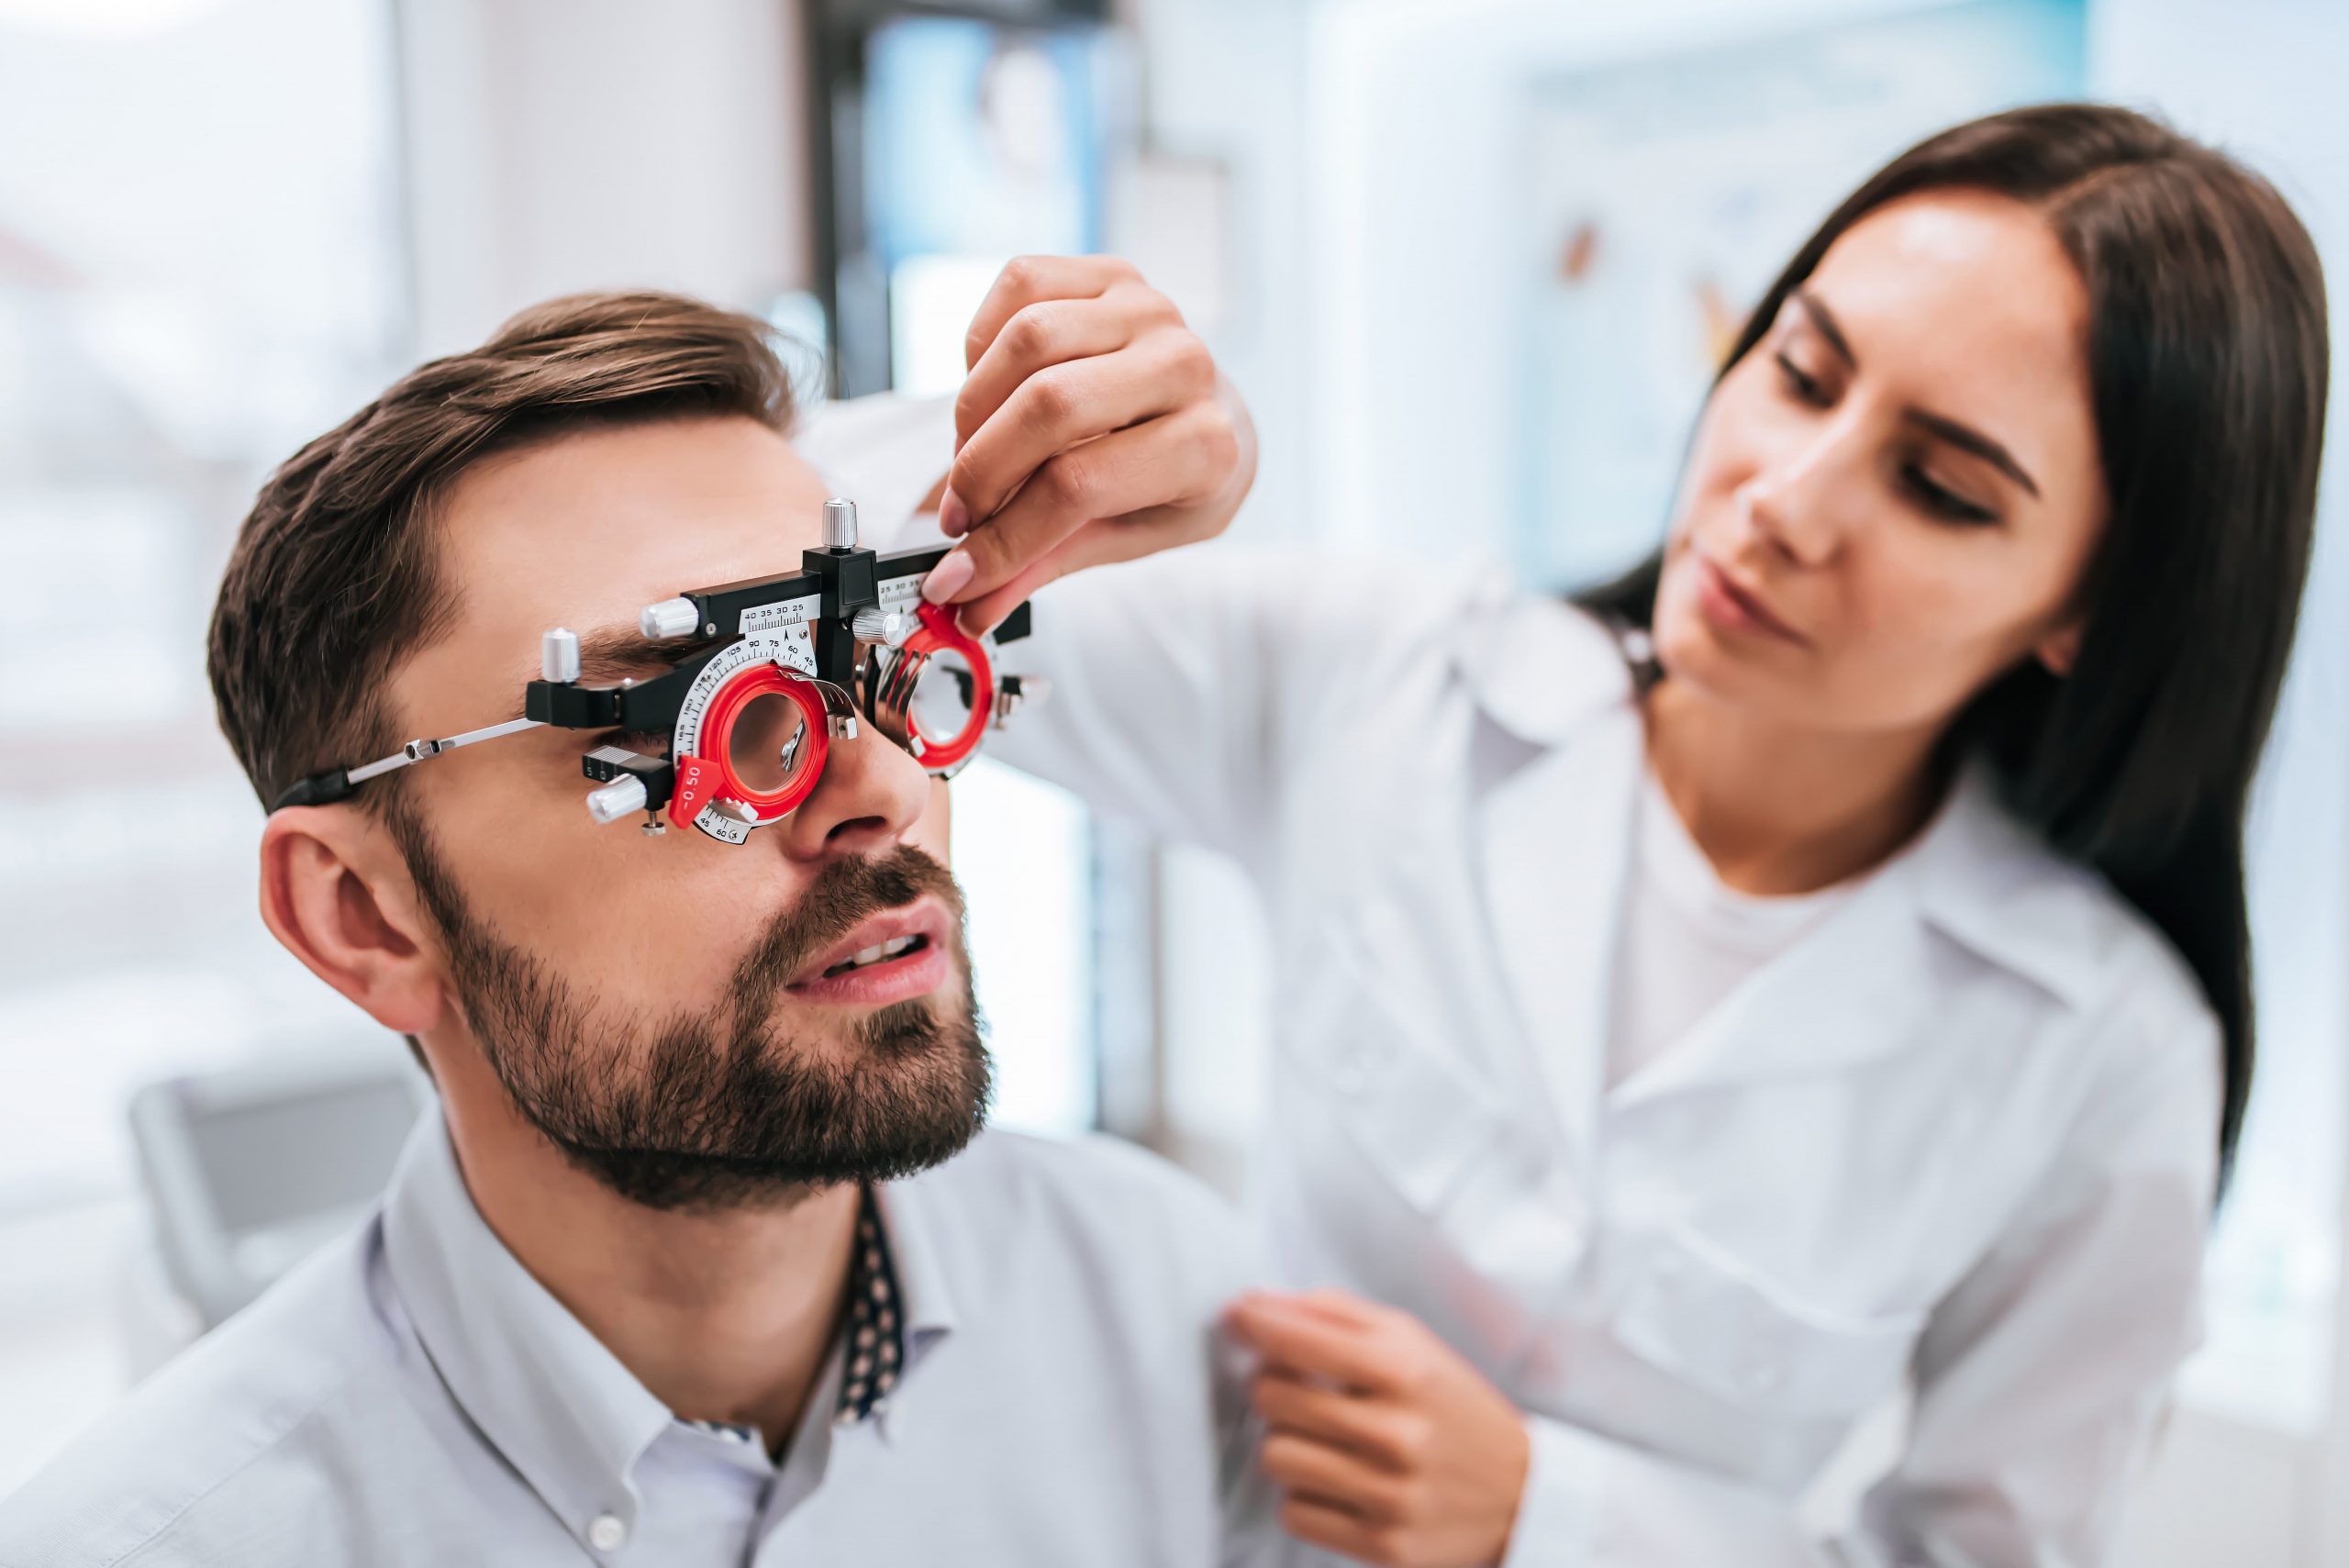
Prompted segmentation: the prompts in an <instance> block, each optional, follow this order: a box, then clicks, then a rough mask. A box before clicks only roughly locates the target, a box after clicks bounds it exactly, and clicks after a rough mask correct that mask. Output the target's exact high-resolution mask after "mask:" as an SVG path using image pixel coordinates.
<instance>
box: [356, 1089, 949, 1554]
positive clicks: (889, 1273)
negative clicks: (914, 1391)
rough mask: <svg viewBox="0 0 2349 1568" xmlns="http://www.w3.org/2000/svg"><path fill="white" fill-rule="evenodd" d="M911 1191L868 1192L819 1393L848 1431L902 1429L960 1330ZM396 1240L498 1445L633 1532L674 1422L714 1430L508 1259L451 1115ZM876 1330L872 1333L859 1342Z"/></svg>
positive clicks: (567, 1520) (397, 1195)
mask: <svg viewBox="0 0 2349 1568" xmlns="http://www.w3.org/2000/svg"><path fill="white" fill-rule="evenodd" d="M910 1185H911V1184H897V1185H895V1186H892V1187H891V1188H889V1189H887V1190H885V1191H884V1192H880V1193H875V1192H874V1191H872V1190H870V1189H868V1190H867V1192H866V1193H865V1194H864V1195H863V1200H862V1201H861V1203H860V1205H859V1210H858V1233H857V1240H856V1248H855V1252H854V1255H853V1258H852V1265H851V1289H852V1292H853V1293H854V1295H853V1296H852V1300H851V1310H850V1312H849V1313H848V1315H847V1316H846V1318H844V1320H843V1334H842V1337H841V1341H840V1342H839V1343H838V1344H837V1345H836V1347H835V1350H834V1352H833V1353H834V1356H835V1358H836V1359H837V1360H838V1361H839V1362H841V1368H840V1374H839V1376H838V1377H837V1378H824V1379H819V1380H818V1385H817V1388H816V1389H815V1391H814V1393H815V1396H818V1397H820V1396H822V1395H823V1394H824V1393H825V1392H826V1391H827V1390H828V1389H831V1388H837V1390H838V1395H837V1398H836V1402H835V1405H834V1407H833V1410H832V1412H831V1415H832V1418H833V1420H834V1422H835V1424H838V1425H843V1426H847V1425H854V1424H856V1423H857V1422H859V1421H863V1420H866V1419H868V1418H872V1419H877V1420H878V1421H880V1422H881V1423H883V1425H884V1427H886V1424H887V1423H888V1422H890V1421H893V1420H896V1419H899V1417H897V1416H896V1408H897V1406H896V1398H895V1396H896V1393H897V1391H898V1390H897V1385H898V1384H899V1383H900V1382H901V1381H902V1380H903V1378H904V1377H905V1376H906V1375H907V1373H910V1371H911V1369H912V1368H913V1366H914V1365H915V1364H916V1363H917V1362H918V1361H919V1359H920V1358H921V1356H922V1354H923V1353H924V1352H925V1351H927V1350H928V1349H929V1348H930V1346H931V1345H932V1344H934V1343H935V1342H936V1341H937V1340H939V1339H940V1338H941V1336H942V1335H944V1334H945V1333H946V1332H947V1331H948V1330H950V1329H952V1327H953V1325H954V1312H953V1302H952V1296H951V1294H950V1293H949V1292H948V1290H947V1287H946V1283H945V1280H944V1278H943V1274H942V1271H941V1268H940V1266H939V1260H938V1256H937V1251H938V1250H937V1247H936V1244H935V1239H934V1237H933V1236H932V1235H931V1234H930V1221H929V1219H928V1217H927V1216H926V1214H925V1206H924V1203H923V1201H922V1199H921V1197H920V1196H919V1195H915V1194H910V1193H908V1192H907V1191H905V1190H904V1189H905V1188H907V1187H909V1186H910ZM384 1252H385V1258H386V1262H387V1263H388V1264H389V1267H390V1270H391V1273H392V1279H393V1284H394V1285H395V1288H396V1290H397V1291H398V1294H399V1297H400V1302H401V1305H402V1306H403V1307H405V1308H406V1312H407V1315H408V1318H409V1321H410V1322H411V1323H412V1324H413V1325H414V1326H415V1329H416V1332H417V1339H418V1340H420V1341H421V1342H422V1343H423V1346H424V1350H425V1353H426V1354H427V1355H428V1356H429V1358H430V1359H431V1362H432V1363H433V1366H434V1368H435V1369H436V1370H437V1371H438V1372H439V1373H440V1377H441V1380H442V1381H443V1382H444V1383H445V1384H447V1385H448V1387H449V1390H450V1393H451V1396H454V1397H455V1399H456V1401H457V1403H458V1404H459V1405H461V1406H462V1407H463V1408H464V1410H465V1413H466V1415H467V1416H468V1417H470V1418H472V1419H473V1423H474V1424H475V1425H476V1426H478V1427H479V1428H480V1429H481V1430H482V1432H483V1434H484V1436H485V1437H487V1438H488V1440H489V1441H490V1443H491V1445H492V1446H493V1447H495V1449H496V1450H497V1451H498V1452H499V1453H500V1454H501V1455H503V1456H504V1457H505V1459H506V1460H507V1462H509V1463H511V1464H512V1465H513V1466H514V1468H515V1470H516V1471H517V1472H518V1473H520V1474H521V1476H522V1478H523V1479H524V1480H525V1481H526V1482H528V1483H529V1485H530V1487H531V1489H532V1490H533V1491H535V1492H537V1493H538V1495H539V1496H540V1498H542V1499H543V1500H544V1501H545V1502H546V1504H547V1506H548V1507H550V1508H551V1509H552V1510H553V1511H554V1513H555V1515H556V1517H557V1518H560V1519H562V1522H563V1525H564V1527H565V1528H566V1529H569V1530H570V1531H571V1532H572V1534H573V1536H575V1537H576V1538H577V1539H578V1540H580V1541H581V1543H582V1544H583V1545H585V1546H587V1547H588V1548H589V1549H590V1550H591V1551H592V1550H594V1549H595V1548H594V1543H593V1540H591V1535H590V1532H591V1531H592V1530H593V1529H595V1527H596V1521H597V1520H598V1519H600V1518H604V1517H605V1516H607V1515H610V1516H614V1517H617V1518H618V1519H620V1521H621V1522H622V1523H623V1524H624V1525H626V1526H627V1527H628V1529H629V1530H630V1531H633V1530H634V1529H635V1526H636V1515H637V1511H638V1508H639V1506H640V1502H641V1498H640V1494H639V1492H638V1490H637V1487H636V1484H635V1481H634V1479H633V1472H634V1470H635V1467H636V1464H637V1462H638V1461H639V1460H640V1459H641V1458H642V1457H643V1454H644V1452H645V1451H646V1450H647V1449H649V1448H651V1446H652V1445H653V1443H654V1442H656V1441H657V1440H659V1439H660V1438H661V1436H662V1433H663V1432H665V1431H667V1430H668V1429H671V1428H672V1427H674V1426H702V1427H704V1429H709V1428H708V1427H707V1424H706V1423H693V1422H680V1421H678V1420H677V1418H675V1417H674V1415H673V1414H672V1412H671V1411H670V1410H669V1408H668V1407H667V1406H665V1405H663V1404H662V1402H661V1401H660V1399H658V1398H657V1397H655V1396H654V1395H653V1394H652V1392H651V1390H650V1389H648V1388H646V1387H645V1386H644V1385H642V1384H641V1383H640V1382H639V1381H638V1380H637V1378H636V1376H635V1374H634V1373H630V1372H629V1370H628V1368H627V1367H626V1366H624V1365H622V1364H621V1362H620V1361H619V1360H618V1357H616V1356H614V1355H613V1354H612V1352H611V1351H609V1350H608V1349H607V1348H606V1347H605V1345H604V1344H603V1342H602V1341H601V1340H597V1339H596V1337H595V1335H593V1334H592V1333H590V1332H589V1331H588V1329H587V1328H586V1326H585V1325H584V1324H582V1323H581V1322H580V1321H579V1320H578V1318H574V1317H573V1316H572V1314H571V1312H570V1310H569V1308H567V1307H564V1306H563V1305H562V1303H561V1302H560V1301H557V1300H556V1299H555V1298H554V1296H552V1294H551V1293H550V1292H549V1291H548V1290H547V1288H546V1287H545V1286H544V1285H542V1284H540V1283H539V1282H538V1281H537V1280H536V1279H534V1278H532V1277H531V1275H530V1273H529V1270H527V1269H525V1268H524V1267H523V1266H522V1264H521V1262H520V1261H519V1260H518V1259H517V1258H516V1257H515V1256H514V1254H513V1253H512V1252H510V1251H507V1248H506V1244H505V1243H504V1242H503V1241H501V1240H498V1238H497V1235H496V1233H495V1231H493V1230H491V1229H490V1228H489V1226H488V1223H487V1222H486V1221H484V1219H483V1218H482V1217H481V1211H480V1210H479V1209H478V1208H476V1207H474V1205H473V1195H472V1194H471V1193H470V1192H468V1191H467V1190H466V1188H465V1184H464V1178H463V1176H462V1173H460V1171H459V1170H458V1166H457V1160H456V1153H455V1151H454V1150H453V1148H452V1147H451V1144H450V1141H449V1134H448V1128H447V1125H446V1123H445V1122H444V1121H443V1120H442V1118H441V1117H440V1111H439V1109H438V1108H437V1107H435V1108H434V1109H432V1110H430V1111H429V1112H428V1113H427V1114H426V1115H425V1116H424V1117H423V1118H422V1119H421V1120H420V1121H419V1123H418V1124H417V1129H416V1131H415V1132H414V1133H413V1134H412V1135H411V1136H410V1138H409V1140H408V1144H407V1147H406V1150H405V1151H404V1152H403V1153H402V1155H401V1158H400V1162H399V1166H398V1168H397V1170H396V1171H395V1173H394V1175H393V1178H392V1184H391V1187H390V1190H389V1191H388V1193H387V1194H386V1195H385V1197H384ZM860 1329H870V1330H871V1335H872V1339H871V1342H870V1343H866V1344H862V1345H860V1344H859V1342H858V1339H859V1333H858V1331H859V1330H860ZM860 1355H863V1357H865V1358H868V1359H867V1362H866V1364H865V1366H864V1368H863V1372H862V1373H860V1372H859V1369H858V1358H859V1356H860ZM885 1372H886V1373H888V1375H887V1376H886V1377H884V1376H883V1373H885Z"/></svg>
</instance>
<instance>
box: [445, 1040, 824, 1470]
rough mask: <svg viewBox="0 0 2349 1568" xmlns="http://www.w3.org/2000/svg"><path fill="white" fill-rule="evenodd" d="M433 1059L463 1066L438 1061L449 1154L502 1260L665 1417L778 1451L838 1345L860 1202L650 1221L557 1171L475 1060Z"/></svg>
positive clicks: (807, 1202)
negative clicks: (575, 1324) (736, 1434)
mask: <svg viewBox="0 0 2349 1568" xmlns="http://www.w3.org/2000/svg"><path fill="white" fill-rule="evenodd" d="M437 1056H438V1057H440V1058H447V1057H454V1058H457V1059H458V1060H457V1061H456V1062H444V1061H440V1060H436V1062H435V1075H436V1077H437V1078H438V1080H439V1082H440V1091H441V1101H442V1106H443V1110H444V1113H445V1114H446V1116H447V1118H448V1122H449V1135H450V1141H451V1144H452V1145H453V1147H454V1148H455V1150H456V1153H457V1162H458V1165H459V1167H460V1168H461V1169H462V1172H463V1173H464V1180H465V1185H466V1188H467V1190H468V1191H470V1192H471V1193H472V1195H473V1205H474V1207H477V1208H478V1209H480V1210H481V1215H482V1218H484V1220H485V1221H487V1222H488V1225H489V1228H490V1229H492V1230H493V1231H495V1232H496V1234H497V1238H498V1240H501V1241H503V1242H504V1243H505V1244H506V1247H507V1251H511V1252H512V1253H513V1254H514V1256H515V1257H516V1258H518V1259H519V1260H520V1261H521V1263H522V1266H523V1267H524V1268H526V1269H528V1270H529V1272H530V1274H531V1276H532V1277H533V1278H535V1279H536V1280H538V1282H539V1283H540V1284H542V1285H544V1286H545V1287H546V1288H547V1290H548V1292H549V1293H550V1294H551V1295H552V1296H554V1298H555V1299H556V1300H558V1301H560V1302H562V1305H563V1306H564V1307H566V1308H568V1309H569V1310H570V1312H571V1314H572V1316H573V1317H574V1318H578V1319H579V1321H580V1322H581V1323H583V1324H584V1325H585V1326H586V1328H587V1329H588V1331H589V1332H590V1333H592V1334H594V1335H595V1336H596V1339H597V1340H600V1341H602V1343H603V1344H604V1346H605V1348H606V1349H607V1350H609V1351H611V1352H612V1354H613V1355H614V1356H615V1357H617V1358H618V1360H619V1362H620V1364H621V1365H623V1366H625V1367H627V1368H628V1369H629V1372H630V1373H634V1374H635V1376H636V1378H637V1381H639V1382H640V1383H641V1384H643V1385H644V1386H645V1387H646V1388H647V1389H648V1390H650V1391H651V1394H652V1396H654V1397H655V1398H657V1399H659V1400H660V1401H661V1402H662V1404H664V1405H666V1406H667V1407H669V1408H670V1410H671V1411H672V1412H674V1414H676V1415H678V1416H681V1417H684V1418H687V1419H689V1420H702V1421H724V1422H729V1423H731V1424H734V1425H739V1426H751V1427H756V1428H757V1429H759V1431H760V1432H761V1434H762V1435H763V1437H764V1438H765V1440H766V1444H767V1448H768V1450H769V1451H770V1452H779V1451H781V1450H782V1448H783V1446H784V1445H785V1443H786V1442H788V1441H789V1440H790V1438H791V1435H792V1433H793V1432H794V1431H796V1429H797V1428H798V1424H799V1420H800V1417H801V1415H802V1414H803V1412H804V1411H805V1410H806V1407H807V1399H808V1396H809V1394H810V1392H811V1391H812V1390H813V1388H814V1386H815V1383H816V1379H817V1377H818V1373H820V1372H821V1370H822V1368H823V1364H824V1358H825V1356H826V1354H827V1352H828V1351H829V1350H830V1348H831V1343H832V1340H833V1338H834V1336H835V1334H836V1333H837V1331H838V1328H839V1323H840V1316H841V1306H842V1304H843V1301H844V1299H845V1297H846V1295H847V1290H848V1279H849V1268H850V1262H851V1257H852V1245H853V1242H854V1240H855V1235H856V1217H857V1192H856V1189H855V1188H854V1187H852V1186H843V1187H836V1188H832V1189H830V1190H828V1191H825V1192H820V1193H816V1194H813V1195H807V1196H806V1197H804V1198H802V1199H801V1200H800V1201H798V1202H796V1203H791V1204H780V1203H779V1204H777V1205H775V1206H774V1207H763V1208H758V1209H732V1210H727V1211H723V1212H718V1213H707V1214H704V1213H668V1212H663V1211H660V1210H654V1209H649V1208H646V1207H642V1206H641V1205H639V1204H635V1203H631V1202H629V1200H627V1199H626V1198H623V1197H621V1196H620V1195H618V1194H617V1193H614V1192H613V1191H611V1189H610V1188H608V1187H607V1186H605V1185H604V1184H602V1183H600V1182H598V1181H596V1179H595V1178H594V1177H592V1176H590V1175H588V1174H587V1173H585V1172H584V1171H581V1170H579V1169H578V1168H577V1167H576V1166H574V1165H573V1164H572V1163H571V1162H569V1161H567V1160H566V1159H564V1158H563V1156H562V1152H561V1151H558V1150H557V1149H556V1148H555V1147H554V1146H553V1145H552V1144H551V1143H549V1142H548V1141H547V1140H546V1138H545V1136H544V1135H543V1134H542V1133H540V1131H539V1130H538V1129H537V1128H535V1127H533V1126H531V1125H530V1124H529V1122H528V1121H527V1120H526V1119H524V1118H523V1117H522V1116H521V1115H520V1113H518V1111H516V1110H515V1109H514V1107H513V1105H512V1103H511V1102H510V1101H509V1100H508V1099H507V1096H506V1094H505V1091H504V1089H503V1087H502V1086H501V1085H500V1084H498V1083H497V1081H496V1079H495V1076H494V1075H493V1074H492V1073H490V1070H489V1068H488V1065H487V1064H486V1063H485V1062H482V1060H481V1059H480V1057H479V1055H478V1054H477V1053H475V1052H474V1051H471V1050H470V1049H462V1048H461V1049H460V1050H457V1051H442V1052H439V1053H437ZM452 1080H454V1081H452Z"/></svg>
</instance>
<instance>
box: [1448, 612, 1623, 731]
mask: <svg viewBox="0 0 2349 1568" xmlns="http://www.w3.org/2000/svg"><path fill="white" fill-rule="evenodd" d="M1455 653H1456V662H1457V666H1458V669H1459V672H1460V674H1461V677H1462V678H1463V679H1464V680H1465V681H1466V682H1467V684H1468V688H1469V690H1471V691H1472V692H1474V693H1475V697H1476V705H1477V706H1478V707H1479V708H1480V709H1482V710H1483V712H1484V713H1485V715H1486V717H1489V718H1491V719H1492V720H1493V721H1494V722H1495V723H1497V724H1498V725H1499V726H1500V727H1501V728H1504V729H1506V730H1508V732H1509V733H1510V734H1512V735H1515V736H1516V737H1517V738H1518V739H1519V740H1527V741H1531V742H1532V743H1533V744H1535V745H1537V746H1552V745H1556V744H1558V743H1559V742H1561V741H1563V740H1566V739H1567V738H1568V737H1569V736H1572V735H1574V734H1575V732H1576V731H1577V730H1579V729H1580V728H1581V727H1582V726H1583V724H1584V723H1585V722H1586V720H1588V719H1590V718H1591V717H1593V716H1595V715H1597V714H1599V713H1602V712H1605V711H1606V710H1608V709H1609V708H1613V707H1618V706H1621V705H1622V704H1624V703H1625V702H1627V701H1629V700H1630V698H1631V670H1630V667H1629V666H1628V665H1626V664H1625V663H1624V662H1623V656H1622V654H1621V652H1620V651H1619V650H1618V648H1617V646H1616V642H1615V636H1614V634H1613V633H1612V632H1610V631H1609V630H1608V629H1607V628H1606V627H1604V626H1602V625H1601V624H1599V622H1598V620H1596V619H1595V618H1593V617H1591V616H1590V615H1588V614H1586V612H1584V611H1582V610H1580V609H1577V608H1575V606H1572V605H1570V604H1567V603H1566V602H1565V601H1564V600H1563V599H1544V598H1535V597H1528V596H1526V595H1521V594H1520V595H1508V596H1506V597H1502V596H1500V595H1487V597H1486V602H1485V603H1484V604H1482V605H1480V606H1478V608H1477V613H1475V614H1473V615H1472V617H1471V618H1470V619H1469V621H1468V623H1467V625H1466V626H1465V627H1464V629H1463V630H1462V632H1461V635H1460V639H1459V641H1458V642H1457V643H1456V644H1455Z"/></svg>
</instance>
